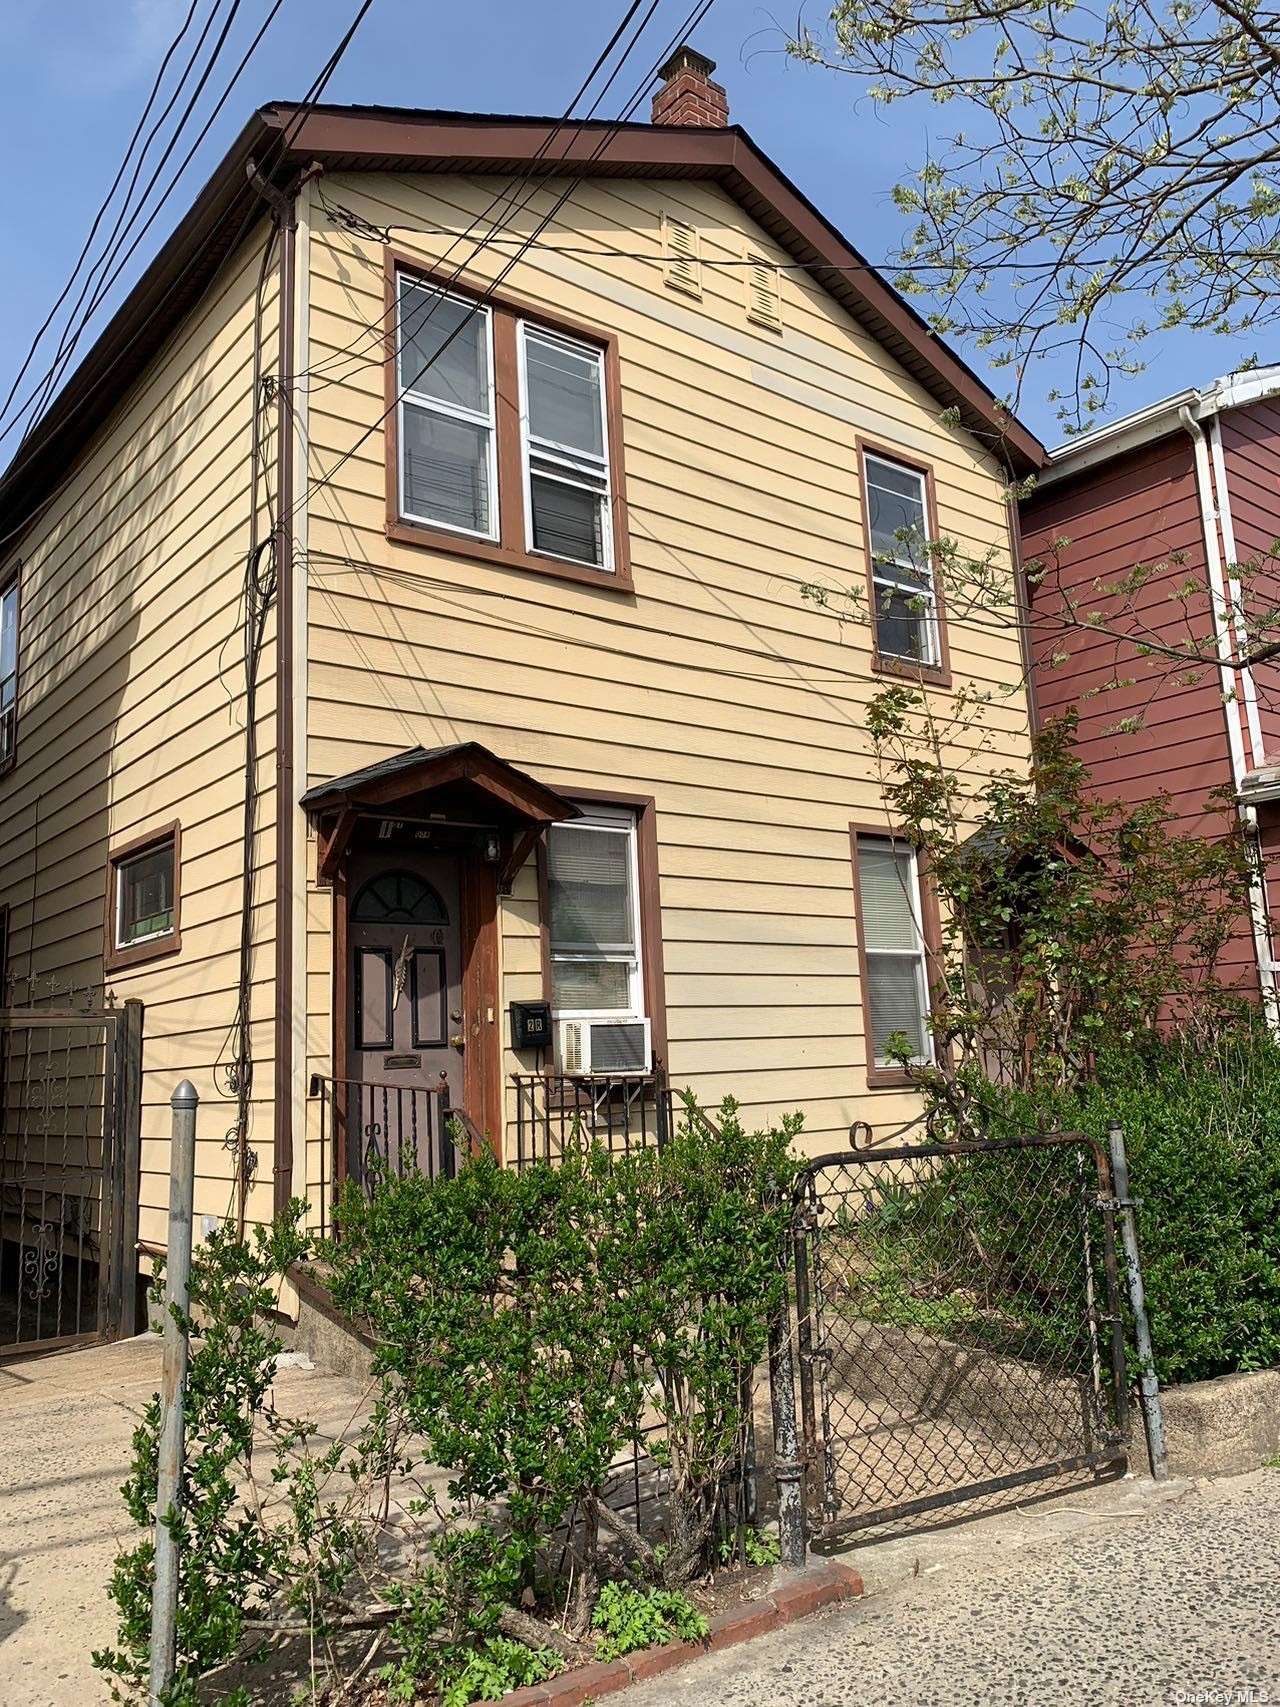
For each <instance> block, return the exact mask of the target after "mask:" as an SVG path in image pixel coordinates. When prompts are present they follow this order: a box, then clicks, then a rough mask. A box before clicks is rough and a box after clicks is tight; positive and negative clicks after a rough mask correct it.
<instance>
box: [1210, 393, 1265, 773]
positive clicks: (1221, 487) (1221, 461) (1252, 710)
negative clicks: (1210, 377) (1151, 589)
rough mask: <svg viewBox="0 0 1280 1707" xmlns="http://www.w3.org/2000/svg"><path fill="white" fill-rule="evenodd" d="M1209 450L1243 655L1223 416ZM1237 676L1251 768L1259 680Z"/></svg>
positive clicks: (1257, 737) (1257, 735)
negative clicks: (1247, 736) (1245, 723)
mask: <svg viewBox="0 0 1280 1707" xmlns="http://www.w3.org/2000/svg"><path fill="white" fill-rule="evenodd" d="M1209 451H1210V455H1211V456H1212V458H1213V483H1214V486H1215V487H1216V489H1217V490H1216V497H1217V514H1218V525H1219V527H1220V528H1221V530H1222V549H1223V551H1224V552H1225V553H1226V556H1227V568H1228V578H1227V596H1228V598H1229V599H1230V601H1231V626H1232V628H1233V629H1234V631H1235V637H1236V656H1237V657H1238V658H1246V657H1248V655H1249V633H1248V630H1247V628H1246V627H1245V620H1244V595H1243V594H1242V592H1241V590H1240V580H1239V577H1238V576H1237V575H1234V574H1231V573H1230V568H1231V565H1232V564H1234V563H1238V562H1239V553H1238V552H1237V550H1236V530H1235V523H1234V522H1233V521H1232V519H1231V493H1230V492H1229V491H1228V489H1227V460H1226V457H1225V456H1224V455H1223V450H1222V419H1221V416H1218V415H1215V416H1214V417H1213V419H1212V421H1211V422H1210V423H1209ZM1240 680H1241V683H1242V685H1243V687H1244V708H1245V715H1246V717H1247V718H1248V722H1249V745H1250V748H1251V750H1252V753H1253V763H1252V765H1251V766H1250V769H1251V770H1252V769H1256V767H1257V766H1259V765H1261V764H1263V763H1264V762H1265V756H1266V755H1265V750H1264V747H1263V741H1262V717H1261V714H1260V713H1259V711H1258V684H1257V683H1256V682H1255V681H1254V679H1253V671H1252V670H1250V669H1242V670H1241V671H1240Z"/></svg>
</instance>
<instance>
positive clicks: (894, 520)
mask: <svg viewBox="0 0 1280 1707" xmlns="http://www.w3.org/2000/svg"><path fill="white" fill-rule="evenodd" d="M863 490H864V493H865V502H866V507H867V536H868V539H869V541H870V548H871V593H872V601H873V613H874V622H875V642H876V654H877V657H878V658H880V659H881V660H888V661H891V662H899V663H906V664H917V665H921V666H923V667H924V668H926V669H935V670H936V669H938V668H940V667H941V664H942V644H941V633H940V630H939V622H938V600H937V589H936V587H935V585H934V577H933V567H932V564H931V563H930V559H929V537H930V535H929V493H928V485H927V483H926V479H925V476H924V474H923V473H922V472H921V470H919V469H918V468H911V467H908V466H907V465H906V464H905V463H900V462H893V461H891V460H890V459H889V458H888V457H884V456H880V455H878V454H876V453H874V452H872V451H867V452H865V453H864V455H863Z"/></svg>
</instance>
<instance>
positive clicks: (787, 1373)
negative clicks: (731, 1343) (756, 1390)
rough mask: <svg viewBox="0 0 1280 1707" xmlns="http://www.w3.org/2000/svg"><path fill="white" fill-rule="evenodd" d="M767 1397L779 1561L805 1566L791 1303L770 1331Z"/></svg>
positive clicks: (780, 1311) (782, 1307)
mask: <svg viewBox="0 0 1280 1707" xmlns="http://www.w3.org/2000/svg"><path fill="white" fill-rule="evenodd" d="M769 1396H770V1398H771V1399H772V1401H773V1478H774V1481H775V1483H776V1484H777V1488H778V1557H779V1558H780V1560H781V1562H782V1563H783V1564H784V1565H790V1566H793V1567H798V1566H800V1565H803V1564H804V1561H805V1554H806V1551H807V1547H806V1540H805V1524H804V1493H803V1488H802V1477H803V1473H804V1466H803V1465H802V1464H801V1462H800V1442H799V1439H798V1438H797V1432H796V1385H795V1367H794V1364H793V1362H792V1358H791V1301H790V1299H789V1298H788V1297H787V1296H786V1293H785V1292H784V1293H783V1297H782V1302H781V1304H780V1305H779V1308H778V1312H777V1314H776V1316H775V1317H774V1320H773V1322H772V1324H771V1326H770V1329H769Z"/></svg>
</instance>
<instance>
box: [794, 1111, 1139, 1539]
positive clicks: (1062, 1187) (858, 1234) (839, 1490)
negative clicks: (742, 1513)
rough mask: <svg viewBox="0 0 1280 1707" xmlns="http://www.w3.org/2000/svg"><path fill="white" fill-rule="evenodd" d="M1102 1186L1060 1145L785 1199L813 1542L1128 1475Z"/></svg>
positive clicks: (815, 1181)
mask: <svg viewBox="0 0 1280 1707" xmlns="http://www.w3.org/2000/svg"><path fill="white" fill-rule="evenodd" d="M1111 1199H1112V1192H1111V1185H1110V1168H1109V1166H1108V1163H1107V1159H1106V1156H1105V1154H1104V1152H1103V1151H1102V1150H1101V1149H1100V1148H1099V1147H1098V1146H1096V1145H1094V1144H1093V1143H1092V1142H1091V1141H1090V1140H1088V1139H1086V1138H1084V1137H1082V1136H1080V1135H1079V1134H1074V1133H1062V1134H1054V1135H1050V1136H1046V1137H1036V1138H1030V1137H1029V1138H1025V1139H1019V1140H1015V1141H1010V1142H999V1143H995V1142H992V1143H968V1144H942V1143H931V1144H919V1145H904V1146H900V1147H898V1148H883V1149H868V1150H865V1151H854V1152H852V1153H844V1154H836V1155H830V1156H823V1157H820V1158H818V1159H817V1160H816V1161H814V1162H812V1163H810V1164H809V1165H808V1166H807V1167H806V1169H805V1170H804V1173H803V1175H802V1176H801V1181H800V1185H799V1188H798V1193H797V1221H796V1238H795V1287H796V1335H797V1350H798V1354H799V1355H798V1359H797V1361H798V1370H799V1384H800V1418H801V1436H802V1438H801V1442H800V1446H801V1461H802V1463H803V1464H804V1469H805V1474H804V1481H805V1505H806V1509H807V1514H808V1522H809V1526H810V1528H811V1530H813V1531H814V1532H817V1533H820V1534H821V1535H822V1536H823V1537H824V1538H828V1539H829V1538H831V1537H833V1536H835V1535H838V1534H842V1533H847V1532H849V1531H851V1530H855V1529H861V1528H864V1527H867V1526H869V1525H873V1524H880V1523H885V1522H888V1521H890V1520H894V1519H901V1518H905V1517H909V1516H912V1515H914V1514H916V1513H920V1512H925V1511H929V1510H931V1509H933V1508H935V1507H940V1506H949V1505H953V1504H955V1503H957V1502H959V1501H962V1500H968V1499H973V1498H977V1497H978V1496H982V1495H990V1494H995V1493H1000V1492H1003V1491H1004V1490H1007V1489H1010V1488H1016V1487H1020V1486H1022V1485H1024V1484H1028V1483H1034V1482H1038V1481H1042V1480H1046V1479H1048V1478H1051V1477H1065V1476H1068V1475H1071V1474H1073V1473H1082V1472H1086V1471H1090V1472H1101V1471H1103V1470H1105V1469H1107V1468H1109V1467H1113V1466H1114V1467H1119V1466H1122V1465H1123V1464H1124V1450H1123V1445H1122V1440H1123V1435H1124V1426H1125V1415H1124V1406H1125V1376H1124V1334H1123V1323H1122V1320H1121V1316H1120V1304H1119V1297H1120V1294H1119V1281H1118V1274H1117V1268H1116V1258H1115V1231H1114V1220H1113V1206H1112V1201H1111Z"/></svg>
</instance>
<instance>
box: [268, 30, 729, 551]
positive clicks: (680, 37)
mask: <svg viewBox="0 0 1280 1707" xmlns="http://www.w3.org/2000/svg"><path fill="white" fill-rule="evenodd" d="M714 4H715V0H695V4H694V6H693V7H692V8H691V9H690V11H689V13H688V14H687V15H686V17H685V20H684V22H683V23H682V24H681V26H680V28H679V30H678V31H677V32H676V34H675V35H674V36H673V37H672V39H671V41H670V42H669V43H668V44H667V46H666V47H665V48H664V49H663V51H662V53H661V54H660V55H659V57H658V59H657V60H656V61H655V63H654V65H653V67H652V68H651V69H650V70H649V71H648V72H646V73H645V76H644V77H643V78H642V80H641V82H640V84H639V86H638V87H637V89H636V91H635V93H634V94H633V95H632V97H631V99H630V100H629V101H628V103H627V104H626V106H625V107H624V108H623V110H622V112H621V113H620V114H619V115H618V116H617V118H615V119H613V120H612V121H611V122H610V124H609V125H608V126H607V128H606V129H605V132H604V134H603V136H602V137H601V139H600V141H599V143H598V144H597V145H596V147H595V148H594V149H593V150H592V152H591V153H590V154H589V155H588V156H587V161H586V164H587V165H588V166H589V165H591V164H592V163H593V162H594V161H595V160H597V159H599V158H600V156H601V154H602V153H603V152H604V150H605V149H606V148H607V147H608V145H609V143H610V141H611V140H612V139H613V137H614V136H615V135H616V134H617V132H618V128H619V127H620V126H621V125H623V124H625V123H626V122H627V120H628V119H629V118H630V116H631V114H632V113H633V112H634V111H635V109H636V107H637V106H638V105H639V103H640V101H641V100H642V99H643V97H644V94H645V91H646V89H647V88H648V87H649V84H650V82H651V81H652V79H653V77H654V76H655V75H656V74H657V71H658V69H659V68H660V67H661V66H662V65H663V64H664V63H665V61H666V60H667V59H668V58H669V57H670V55H671V53H672V52H674V50H675V48H676V47H677V46H678V45H679V44H680V43H681V42H682V41H684V40H685V39H686V38H687V36H688V35H689V34H690V33H691V31H692V30H694V29H696V28H697V27H698V25H699V24H701V23H702V21H703V20H704V19H705V18H706V16H707V13H708V12H709V11H710V10H711V8H712V6H713V5H714ZM633 45H634V43H633ZM575 188H576V185H575V184H574V183H572V182H571V183H570V184H569V185H568V186H567V187H566V188H565V189H564V190H563V191H561V193H560V195H559V196H557V197H556V199H555V201H554V203H553V204H552V206H551V207H550V208H549V209H548V211H547V212H546V213H545V214H544V215H543V216H542V218H541V219H540V220H539V222H538V225H537V227H536V228H535V230H534V231H533V232H531V233H530V235H529V236H528V237H527V238H525V239H522V240H521V247H520V248H519V249H518V250H517V251H516V253H515V254H514V255H512V256H511V258H510V259H509V260H508V261H507V262H506V264H505V266H504V267H503V268H502V270H501V271H500V272H499V274H498V276H497V277H496V278H495V279H494V281H493V282H492V284H490V285H489V286H487V287H486V289H485V290H484V292H483V293H482V294H481V295H480V296H478V297H476V298H474V299H473V300H472V301H471V304H470V307H469V310H468V312H467V313H466V314H464V315H463V316H462V317H461V319H460V320H459V321H458V324H457V325H456V326H455V327H454V329H453V330H452V332H450V333H449V334H448V335H447V336H446V337H445V338H444V339H443V340H442V341H441V343H440V346H439V348H438V349H437V350H436V351H435V353H434V354H433V355H432V356H431V357H430V358H429V359H428V360H427V362H426V363H425V364H424V365H423V368H422V369H421V370H420V372H425V371H426V369H427V368H430V367H432V366H434V364H435V363H436V362H438V361H439V360H440V358H441V357H442V356H443V355H444V353H445V351H446V350H447V349H448V348H449V346H450V344H452V343H453V341H454V339H455V338H457V337H458V336H459V334H460V333H462V332H463V331H464V330H465V329H466V327H467V326H469V325H470V324H471V322H472V320H474V318H475V316H476V315H477V314H479V313H481V312H482V310H483V309H485V308H486V307H487V306H488V305H489V303H490V302H492V300H493V297H494V295H495V293H496V292H497V291H498V290H499V289H500V287H501V285H502V283H503V281H504V280H505V279H506V278H507V277H508V275H509V274H510V273H511V271H512V270H513V268H514V267H515V266H516V265H517V264H518V263H519V261H520V260H521V259H522V258H523V256H524V254H525V253H526V252H527V250H528V248H529V247H530V246H531V244H532V243H533V242H535V241H536V240H537V238H538V237H539V236H540V235H541V233H542V232H543V231H545V230H546V228H547V226H548V225H550V224H551V222H552V220H553V219H554V218H555V217H556V215H557V214H558V213H559V212H560V211H561V209H562V208H563V207H564V206H565V205H566V203H567V202H568V201H569V199H570V197H571V196H572V195H573V193H574V190H575ZM526 205H527V204H526ZM486 241H487V239H486V240H482V241H481V243H480V244H478V245H477V247H476V249H475V250H474V251H473V253H472V256H471V260H472V261H474V260H475V257H476V255H478V254H480V253H481V251H482V250H483V249H484V247H485V244H486ZM461 270H462V268H461V266H459V267H458V268H456V269H455V271H454V273H453V277H452V279H450V280H449V281H448V282H447V283H445V284H442V285H440V287H439V288H438V291H437V296H436V301H435V302H434V303H433V304H432V307H431V309H430V310H428V312H427V314H426V315H425V316H424V317H423V319H422V321H421V322H420V324H423V325H425V324H426V323H427V322H428V321H429V320H430V318H431V315H432V314H433V313H434V312H435V309H436V308H437V307H438V306H439V304H440V302H442V301H443V300H444V299H445V296H446V295H447V292H448V289H449V285H451V284H452V283H453V282H454V281H456V279H457V277H458V275H459V273H460V272H461ZM406 390H407V388H406V387H401V388H399V389H397V391H396V394H395V396H394V397H393V398H392V400H391V402H390V403H389V404H388V405H387V407H386V408H385V409H384V410H383V411H382V413H381V414H380V415H378V416H377V417H376V418H375V419H374V420H373V421H372V422H371V423H370V425H369V426H368V427H366V428H365V430H364V431H363V432H362V433H361V434H360V436H359V437H358V438H357V439H356V441H355V443H354V444H352V445H351V446H349V447H348V449H347V450H345V451H344V452H343V453H342V455H341V456H340V457H339V458H338V460H337V461H336V462H335V463H334V464H333V466H332V468H330V469H329V470H328V472H327V473H326V474H324V475H323V476H322V477H321V478H320V479H318V480H315V481H311V482H309V483H308V485H307V488H306V490H305V491H304V492H303V494H302V496H301V497H300V498H299V499H298V500H297V502H296V503H295V505H294V506H293V508H292V510H291V511H290V517H291V518H292V517H293V516H295V515H297V514H298V513H299V511H300V510H301V509H302V508H303V506H304V505H306V504H307V503H308V502H309V501H310V499H311V497H312V496H313V494H314V493H316V492H318V491H320V490H321V489H322V488H323V487H325V486H327V485H329V484H330V482H331V481H332V480H333V478H334V476H335V475H336V474H337V472H338V470H339V469H340V468H342V467H343V466H344V465H345V464H346V463H347V462H349V461H350V460H351V458H352V457H353V456H355V454H356V452H357V451H359V450H360V449H361V447H362V446H363V445H365V444H367V443H368V441H369V439H370V438H372V436H373V434H374V433H376V432H377V431H378V429H379V428H380V427H382V426H383V425H384V423H385V422H386V420H387V418H388V416H389V415H390V414H391V413H392V411H393V410H395V409H397V408H398V407H399V405H400V403H401V401H402V400H403V398H404V396H405V392H406Z"/></svg>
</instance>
